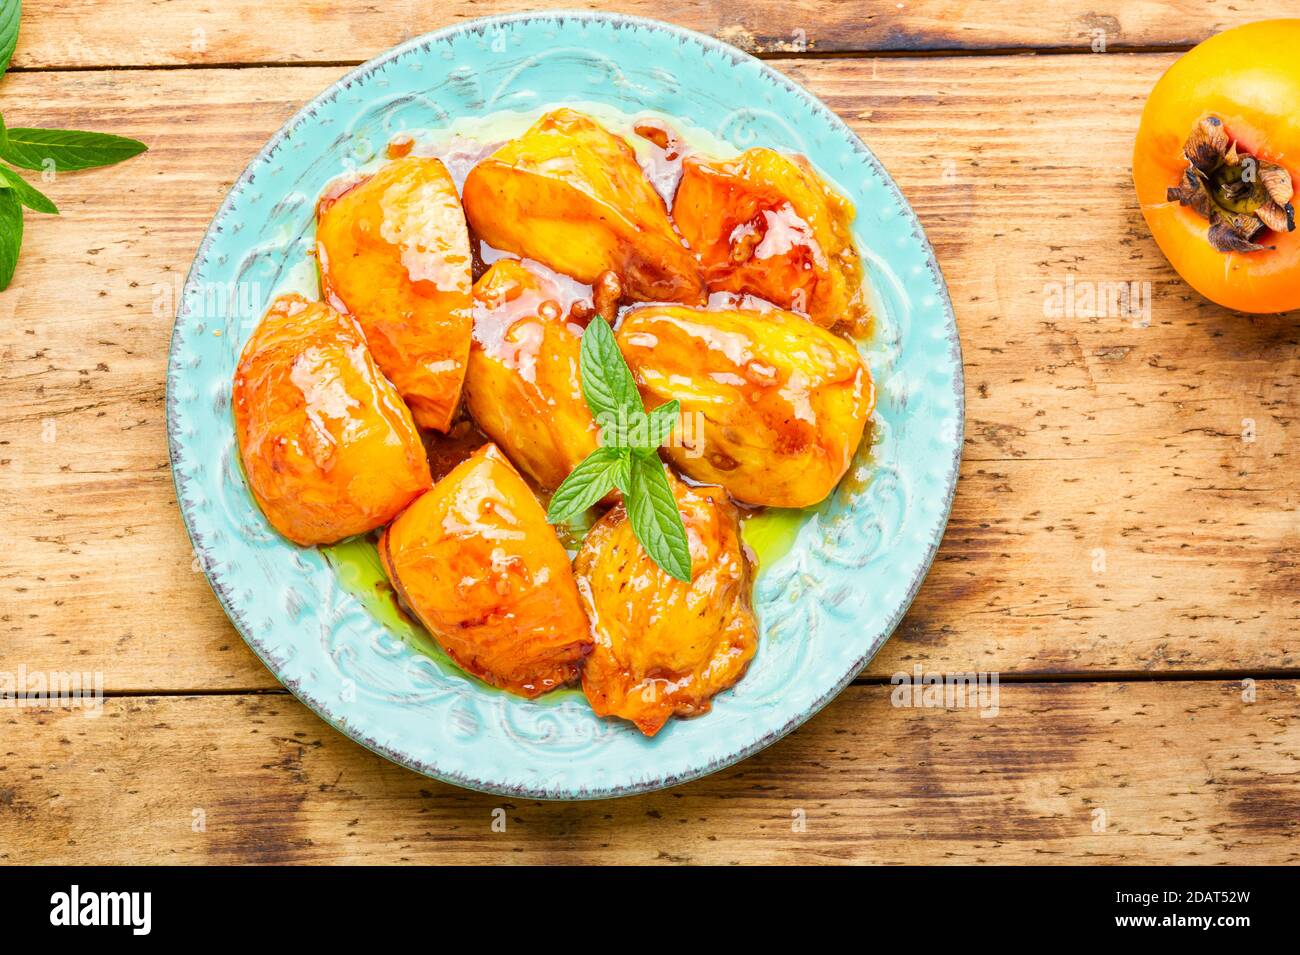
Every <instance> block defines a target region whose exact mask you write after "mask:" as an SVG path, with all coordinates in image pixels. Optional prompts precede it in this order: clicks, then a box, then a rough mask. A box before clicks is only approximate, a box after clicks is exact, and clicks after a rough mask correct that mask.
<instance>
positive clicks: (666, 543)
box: [625, 454, 691, 584]
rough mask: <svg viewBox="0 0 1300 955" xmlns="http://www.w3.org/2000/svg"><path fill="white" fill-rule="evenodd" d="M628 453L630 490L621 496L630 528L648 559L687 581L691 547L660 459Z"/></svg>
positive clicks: (688, 579)
mask: <svg viewBox="0 0 1300 955" xmlns="http://www.w3.org/2000/svg"><path fill="white" fill-rule="evenodd" d="M631 457H632V481H631V488H630V492H631V493H629V494H627V495H626V496H625V497H626V503H627V516H628V518H629V519H630V520H631V521H632V532H633V533H634V534H636V539H637V540H638V541H640V542H641V546H642V547H643V548H645V552H646V553H647V554H649V555H650V559H651V560H653V561H654V562H655V563H656V564H658V565H659V566H660V567H662V568H663V569H664V570H665V571H666V572H667V573H668V574H669V576H671V577H675V578H676V579H677V580H680V581H683V582H684V583H688V584H689V583H690V582H691V547H690V543H689V542H688V541H687V539H686V525H685V524H683V523H682V515H681V513H680V512H679V511H678V510H677V498H675V497H674V496H673V489H672V486H671V485H670V484H669V483H668V475H667V473H665V471H664V465H663V462H662V461H660V460H659V458H658V457H648V456H643V455H640V454H634V455H632V456H631Z"/></svg>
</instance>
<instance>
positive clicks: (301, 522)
mask: <svg viewBox="0 0 1300 955" xmlns="http://www.w3.org/2000/svg"><path fill="white" fill-rule="evenodd" d="M232 404H233V405H234V413H235V434H236V437H237V438H238V441H239V453H240V457H241V459H242V460H243V464H244V474H245V476H246V477H247V479H248V485H249V487H250V488H251V490H252V492H253V498H254V499H255V500H256V501H257V504H258V506H259V507H260V508H261V509H262V513H264V514H265V515H266V518H267V520H269V521H270V522H271V525H272V526H273V527H274V528H275V529H276V530H277V531H279V532H280V533H281V534H283V535H284V536H285V537H287V538H289V540H291V541H293V542H294V543H295V544H302V545H304V546H307V545H311V544H329V543H333V542H334V541H338V540H342V539H343V538H345V537H351V536H352V535H353V534H362V533H365V532H366V531H370V530H374V529H375V528H376V527H379V526H381V525H383V524H385V523H387V522H388V521H389V520H391V519H392V518H393V517H395V516H396V515H397V514H398V513H400V512H401V511H402V509H403V508H404V507H406V505H407V504H409V503H410V502H411V501H412V500H413V499H414V498H415V497H416V496H418V495H419V494H421V493H422V492H423V491H424V490H426V489H427V488H428V487H429V485H430V484H431V483H432V479H431V478H430V476H429V461H428V458H427V457H425V453H424V446H423V445H422V444H421V443H420V435H419V432H418V431H416V428H415V422H414V421H412V420H411V413H410V412H409V411H408V410H407V408H406V405H404V404H402V399H401V398H400V397H399V396H398V394H397V390H396V389H395V388H394V387H393V386H392V385H391V384H390V383H389V382H388V379H386V378H385V377H384V376H383V375H382V374H380V373H379V369H378V368H377V367H376V366H375V363H374V360H373V359H372V358H371V356H370V351H369V349H368V348H367V347H366V341H365V338H364V337H363V336H362V334H361V329H360V328H358V327H357V324H356V322H355V321H353V320H352V319H351V318H349V317H348V316H346V315H340V314H339V313H338V312H336V311H334V309H332V308H330V307H329V306H328V305H325V304H324V303H321V302H308V301H307V300H306V299H304V298H302V297H301V296H298V295H284V296H281V297H280V298H278V299H276V300H275V302H273V303H272V305H271V308H270V310H269V311H268V312H267V313H266V317H265V318H264V319H263V320H262V323H261V324H260V325H259V326H258V327H257V330H256V331H255V332H254V333H253V336H252V338H250V339H249V341H248V344H247V345H245V346H244V351H243V355H242V356H241V358H240V361H239V367H238V368H237V369H236V370H235V379H234V390H233V392H232Z"/></svg>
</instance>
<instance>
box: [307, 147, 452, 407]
mask: <svg viewBox="0 0 1300 955" xmlns="http://www.w3.org/2000/svg"><path fill="white" fill-rule="evenodd" d="M316 254H317V262H318V265H319V267H320V275H321V286H322V288H323V290H324V293H325V297H326V299H327V300H328V301H329V302H330V303H331V304H332V305H334V307H335V308H337V309H338V310H339V311H343V312H349V313H351V314H352V315H353V316H354V317H355V318H356V319H357V321H358V322H359V323H360V324H361V327H362V329H363V330H364V331H365V333H366V340H367V341H368V342H369V343H370V350H371V351H372V352H373V353H374V356H375V361H376V362H378V364H379V367H380V368H381V369H383V372H384V374H385V375H387V376H388V378H389V379H390V380H391V381H392V382H393V384H394V385H396V386H397V390H398V391H399V392H400V393H401V395H402V398H403V399H404V400H405V401H406V403H407V404H408V405H409V406H410V408H411V413H412V414H413V415H414V416H415V422H416V424H418V425H419V426H420V427H422V428H433V429H436V430H438V431H446V430H447V428H448V427H449V426H450V425H451V421H452V418H453V417H454V415H455V412H456V405H457V403H458V402H459V401H460V391H461V385H462V384H463V383H464V380H465V365H466V362H467V361H468V358H469V341H470V328H471V326H472V324H473V318H472V315H471V304H470V285H471V277H470V272H471V262H470V251H469V229H468V226H466V224H465V214H464V212H463V210H462V209H461V206H460V199H459V197H458V196H457V195H456V184H455V182H454V181H453V180H452V178H451V176H450V174H448V172H447V169H446V167H444V166H443V164H442V162H441V161H439V160H437V159H432V158H427V157H421V156H408V157H406V158H403V159H398V160H395V161H393V162H390V163H388V164H387V165H385V166H383V167H381V168H380V169H379V171H378V172H376V173H375V174H374V175H373V176H370V177H369V178H367V179H365V180H363V181H361V182H359V183H357V184H354V185H352V186H351V187H350V188H348V189H346V190H345V191H344V192H342V193H341V194H338V195H330V196H327V197H326V198H325V199H323V200H322V201H321V203H320V207H319V210H318V225H317V228H316Z"/></svg>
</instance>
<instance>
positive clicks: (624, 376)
mask: <svg viewBox="0 0 1300 955" xmlns="http://www.w3.org/2000/svg"><path fill="white" fill-rule="evenodd" d="M578 369H579V376H580V378H581V380H582V396H583V398H585V399H586V401H587V407H588V408H590V409H591V413H592V415H593V416H594V417H595V419H596V423H597V424H599V425H600V434H601V446H600V447H599V448H597V449H596V450H595V451H593V452H591V454H589V455H587V457H586V458H585V459H584V460H583V461H582V462H581V463H580V464H579V465H578V466H577V467H575V468H574V469H573V470H572V471H571V472H570V473H569V476H568V477H567V478H565V479H564V481H563V483H561V484H560V486H559V487H558V488H557V489H556V491H555V495H554V497H552V498H551V506H550V508H549V509H548V510H547V512H546V519H547V520H549V521H550V522H551V523H552V524H563V523H566V522H568V521H572V520H573V519H574V518H576V517H578V516H579V515H580V514H582V513H583V512H584V511H586V510H587V508H589V507H591V506H592V505H594V504H595V503H596V502H597V501H599V500H600V499H601V498H603V497H604V496H605V495H606V494H608V493H609V492H610V491H612V490H614V489H615V488H618V489H619V490H620V491H622V492H623V502H624V504H625V506H626V507H627V515H628V519H629V520H630V521H631V522H632V532H633V533H634V534H635V535H636V539H637V540H638V541H639V542H640V543H641V546H642V547H643V548H645V552H646V553H647V554H649V555H650V559H651V560H653V561H654V562H655V563H656V564H658V565H659V566H660V567H662V568H663V569H664V571H666V572H667V573H668V574H669V575H670V576H672V577H675V578H676V579H677V580H680V581H683V582H685V583H690V581H691V549H690V544H689V543H688V542H687V539H686V525H685V524H683V523H682V515H681V512H680V511H678V509H677V499H676V498H675V497H674V496H673V489H672V485H670V484H669V482H668V475H667V473H665V471H664V465H663V462H662V461H660V460H659V447H660V445H662V444H663V443H664V442H665V441H667V440H668V439H669V438H670V437H671V436H672V433H673V429H674V428H676V426H677V421H678V418H679V415H680V414H681V405H680V403H679V402H678V401H677V400H676V399H674V400H672V401H669V402H666V403H664V404H662V405H660V406H659V407H657V408H655V409H654V410H653V411H651V412H649V413H648V414H647V413H646V410H645V406H644V405H643V404H642V402H641V393H640V392H639V391H638V390H637V387H636V381H635V380H634V379H633V378H632V371H631V369H629V368H628V367H627V362H626V361H624V360H623V353H622V352H620V351H619V349H618V342H617V341H615V339H614V331H613V329H611V328H610V327H609V323H608V322H606V321H605V319H604V318H602V317H601V316H599V315H597V316H596V317H595V318H593V319H592V320H591V322H590V324H588V325H587V329H586V331H584V332H583V334H582V346H581V349H580V352H579V359H578Z"/></svg>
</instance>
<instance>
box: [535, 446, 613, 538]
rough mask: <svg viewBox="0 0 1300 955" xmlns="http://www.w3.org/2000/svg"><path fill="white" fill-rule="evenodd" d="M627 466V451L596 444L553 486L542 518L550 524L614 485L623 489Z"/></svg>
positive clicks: (577, 510)
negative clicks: (567, 474) (599, 446)
mask: <svg viewBox="0 0 1300 955" xmlns="http://www.w3.org/2000/svg"><path fill="white" fill-rule="evenodd" d="M629 468H630V462H629V460H628V455H627V452H625V451H623V450H622V449H620V448H597V449H596V450H595V451H593V452H591V454H589V455H587V457H586V458H584V459H583V461H582V463H581V464H579V465H578V466H577V467H576V468H574V469H573V470H572V471H570V472H569V476H568V477H566V478H565V479H564V481H563V482H562V483H561V484H560V486H559V487H558V488H556V489H555V494H554V496H552V498H551V506H550V507H549V508H548V509H547V511H546V519H547V520H548V521H550V522H551V523H552V524H563V523H566V522H568V521H571V520H573V519H574V518H575V517H577V516H578V515H579V514H581V513H582V512H583V511H585V510H587V508H589V507H591V506H592V505H594V504H595V503H596V502H597V501H599V500H600V499H601V498H602V497H604V496H605V495H606V494H608V493H609V492H610V491H612V490H613V489H614V488H616V487H617V488H621V489H626V488H627V486H628V475H629Z"/></svg>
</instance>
